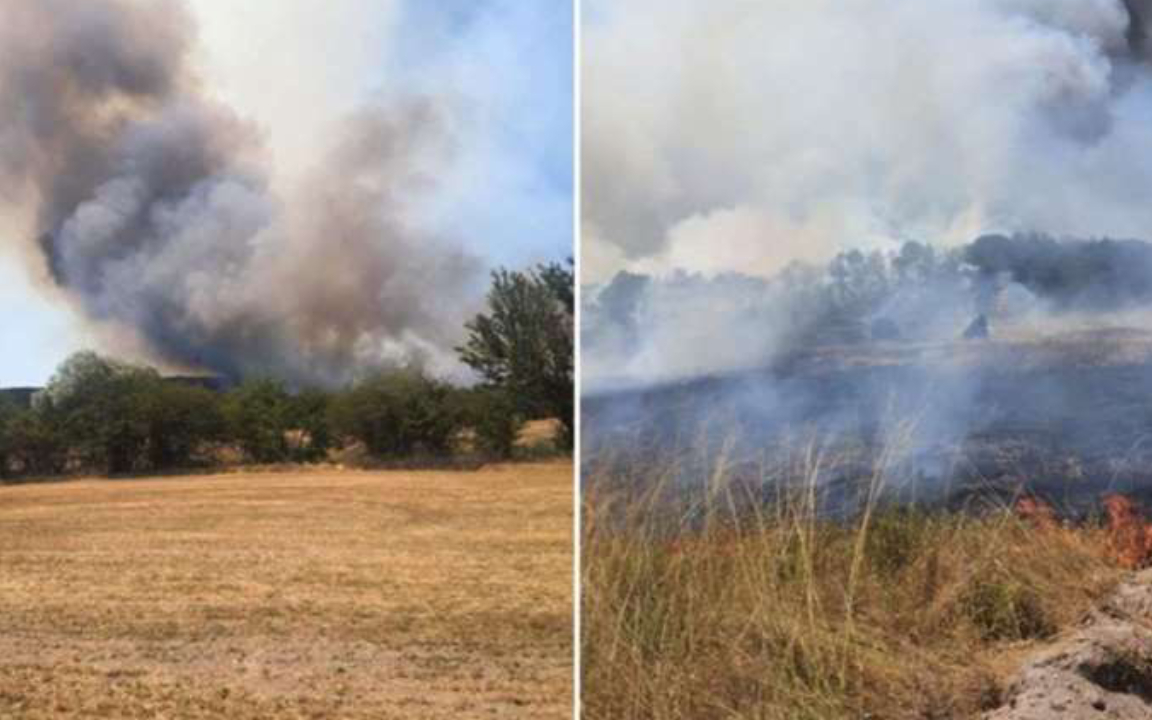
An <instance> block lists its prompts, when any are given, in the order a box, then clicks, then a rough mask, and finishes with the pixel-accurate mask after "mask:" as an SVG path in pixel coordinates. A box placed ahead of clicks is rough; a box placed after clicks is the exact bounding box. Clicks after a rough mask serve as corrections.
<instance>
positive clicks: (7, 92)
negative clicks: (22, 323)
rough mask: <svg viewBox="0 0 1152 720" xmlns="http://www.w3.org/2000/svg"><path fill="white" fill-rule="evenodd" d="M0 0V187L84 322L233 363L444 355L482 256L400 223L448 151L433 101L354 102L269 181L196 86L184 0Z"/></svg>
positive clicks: (319, 371)
mask: <svg viewBox="0 0 1152 720" xmlns="http://www.w3.org/2000/svg"><path fill="white" fill-rule="evenodd" d="M5 5H6V6H5V8H4V10H3V23H2V24H0V197H3V198H5V199H7V200H9V201H15V202H19V203H28V204H32V205H34V207H35V208H36V210H35V225H36V228H35V231H34V232H33V233H31V234H30V235H31V240H29V244H30V245H33V244H34V247H33V248H32V249H33V251H34V255H33V258H34V259H36V258H40V259H41V260H39V261H41V262H43V263H44V264H45V265H46V266H47V268H48V270H49V274H50V276H51V278H52V280H53V281H54V282H55V283H56V284H57V285H59V286H60V287H61V288H62V289H63V290H64V291H65V292H66V293H67V294H68V295H69V296H71V297H72V298H74V299H75V300H76V302H77V304H78V305H79V307H80V308H81V309H82V310H83V312H84V313H86V314H87V316H89V317H90V318H92V319H94V320H99V321H105V322H110V323H112V324H114V325H122V326H126V327H128V328H131V329H132V330H134V331H135V332H136V333H138V334H139V335H140V336H141V337H142V338H143V340H144V341H145V342H146V344H147V345H148V346H149V347H150V348H151V350H152V351H153V352H154V353H155V354H156V355H157V356H158V359H161V360H164V361H167V362H170V363H173V364H180V365H185V366H195V367H200V368H205V369H209V370H212V371H215V372H219V373H223V374H226V375H229V376H233V377H236V376H242V375H245V374H249V373H270V372H271V373H277V374H280V375H282V376H285V377H287V378H289V379H292V380H296V381H300V382H317V381H318V382H338V381H341V380H344V379H346V378H347V377H348V375H349V373H351V372H352V371H354V370H355V369H358V368H360V367H363V366H366V365H372V364H377V363H384V362H389V361H398V360H404V359H412V358H414V357H421V358H423V359H425V360H428V361H431V362H434V363H435V362H441V363H447V358H448V357H450V354H451V347H452V345H453V343H454V341H455V340H456V339H457V338H458V334H459V332H460V327H461V324H462V321H463V318H464V317H465V315H466V310H467V308H468V304H469V302H470V300H471V298H472V297H473V292H474V290H475V281H476V279H477V274H478V271H479V270H480V263H479V262H478V261H477V260H475V259H473V258H471V257H469V256H468V255H466V254H465V253H464V252H463V251H462V250H460V249H459V247H458V245H457V244H455V243H452V242H449V241H448V240H447V239H443V238H436V237H428V236H426V235H425V234H423V233H422V232H421V231H419V230H418V229H416V228H415V227H414V224H413V223H410V222H408V221H407V209H408V207H409V205H410V203H411V202H412V198H413V197H415V196H417V195H418V194H419V193H420V192H423V191H424V190H426V189H427V187H428V185H429V184H431V183H432V182H433V177H434V176H435V172H436V169H437V167H440V166H442V165H443V163H445V162H447V161H448V160H449V159H450V157H451V154H452V143H451V135H450V133H449V132H448V125H449V117H448V111H449V110H448V107H447V106H446V104H445V103H443V102H440V101H438V100H436V99H434V98H412V99H411V100H410V101H408V102H403V103H392V104H390V105H389V106H387V107H372V108H368V109H366V110H364V111H362V112H361V113H359V114H357V115H356V116H354V117H352V118H349V119H348V120H347V121H346V123H345V125H344V126H343V127H342V128H341V129H340V131H339V132H338V133H337V134H336V136H335V137H334V138H326V139H318V142H324V143H327V144H328V145H330V148H331V149H330V151H329V153H328V154H327V156H326V157H325V158H324V160H323V161H322V162H321V163H319V165H318V166H317V167H316V169H315V170H314V172H313V173H312V174H311V176H310V177H309V178H308V179H306V181H304V182H302V183H300V185H299V187H295V188H290V189H288V190H286V191H283V192H279V193H277V192H273V191H272V190H271V189H270V186H271V181H270V180H271V171H270V168H269V167H268V165H269V163H268V162H267V159H266V157H265V153H264V150H263V146H262V141H261V138H260V136H259V133H258V132H257V131H256V130H255V128H253V127H251V126H250V125H249V124H247V123H246V122H245V121H244V120H243V119H241V118H239V117H237V116H236V115H235V114H234V113H233V112H231V111H230V110H229V109H228V108H227V107H224V106H222V105H220V104H219V103H217V102H216V101H214V100H213V99H211V96H210V95H209V93H208V92H207V91H206V90H205V88H203V87H202V86H201V85H200V83H199V81H198V79H197V77H196V75H195V73H194V70H193V68H192V66H191V61H190V54H191V52H192V50H193V47H194V44H195V41H196V35H195V27H194V23H193V22H192V21H191V19H190V17H188V16H187V14H186V13H185V12H184V11H183V8H182V5H181V4H180V3H174V2H162V3H161V2H135V1H134V0H86V1H85V2H82V3H76V2H71V1H70V0H36V2H24V1H18V0H12V1H10V2H7V3H6V4H5ZM269 62H270V63H274V62H275V61H274V59H269ZM6 241H8V242H11V241H12V239H7V240H6ZM16 241H17V242H20V241H21V240H19V239H17V240H16Z"/></svg>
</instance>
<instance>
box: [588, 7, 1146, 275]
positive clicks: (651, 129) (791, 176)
mask: <svg viewBox="0 0 1152 720" xmlns="http://www.w3.org/2000/svg"><path fill="white" fill-rule="evenodd" d="M1144 4H1145V3H1136V2H1132V3H1130V5H1131V6H1132V7H1133V8H1134V9H1136V7H1137V6H1138V5H1139V6H1140V9H1143V5H1144ZM1145 12H1146V11H1145ZM1142 35H1143V29H1142V26H1140V25H1136V26H1134V25H1132V24H1131V18H1130V13H1129V10H1128V8H1127V7H1126V4H1125V2H1123V0H938V1H936V2H931V3H925V2H919V1H918V0H880V1H877V0H775V1H774V2H770V3H766V2H755V1H753V0H615V1H612V2H608V1H606V0H600V1H598V2H592V3H591V6H590V7H589V9H588V11H587V13H586V29H585V33H584V36H585V40H586V47H585V50H584V54H583V57H584V81H583V84H584V165H583V169H584V183H583V191H584V195H583V197H584V210H583V213H584V220H585V224H586V227H589V228H592V229H594V232H591V233H586V234H585V237H584V243H585V248H586V250H585V257H584V259H585V272H586V277H588V278H590V279H592V280H597V281H599V280H604V279H606V278H607V277H608V276H610V275H611V274H612V273H614V272H615V271H617V270H619V269H621V268H622V267H628V268H632V269H641V270H648V271H657V272H660V271H664V272H667V271H670V270H672V269H674V268H677V267H685V268H688V269H705V270H708V271H716V270H721V269H730V270H742V271H751V272H755V273H757V274H770V273H771V272H773V271H775V270H778V269H779V268H781V267H783V266H784V265H786V264H787V263H788V262H789V261H790V260H792V259H798V258H800V259H814V258H821V257H823V258H827V257H830V256H831V255H833V254H835V253H836V252H837V251H840V250H842V249H844V248H845V247H849V246H850V247H864V248H869V247H882V248H891V247H894V245H893V241H895V240H903V239H906V238H917V239H922V240H928V241H932V242H943V243H954V244H955V243H960V242H968V241H970V240H971V239H972V238H974V237H976V236H977V235H978V234H980V233H981V232H984V231H993V230H995V231H1001V232H1016V231H1036V232H1047V233H1051V234H1054V235H1058V236H1067V235H1075V236H1081V237H1092V236H1101V235H1109V236H1113V237H1141V236H1146V235H1147V234H1148V231H1149V228H1152V203H1149V202H1147V188H1149V187H1152V133H1150V132H1149V131H1148V118H1149V117H1152V67H1149V66H1148V65H1147V64H1146V63H1145V62H1144V60H1143V59H1142V58H1143V49H1142V48H1141V47H1140V46H1139V43H1140V37H1142ZM734 217H739V218H741V227H740V228H738V230H736V231H734V230H733V228H732V224H733V220H732V219H733V218H734ZM749 238H755V240H750V239H749Z"/></svg>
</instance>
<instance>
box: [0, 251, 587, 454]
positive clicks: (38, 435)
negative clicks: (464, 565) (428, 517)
mask: <svg viewBox="0 0 1152 720" xmlns="http://www.w3.org/2000/svg"><path fill="white" fill-rule="evenodd" d="M573 283H574V277H573V267H572V262H571V261H568V263H567V264H563V265H562V264H555V263H554V264H548V265H541V266H537V267H536V268H533V269H531V270H527V271H509V270H504V269H501V270H497V271H496V272H495V273H493V278H492V287H491V289H490V290H489V293H488V297H487V308H486V310H485V311H484V312H481V313H480V314H478V315H477V316H476V317H474V318H473V319H472V320H471V321H469V322H468V323H467V325H466V340H465V342H464V344H463V345H462V346H461V347H459V348H457V352H458V354H459V356H460V359H461V361H462V362H463V363H464V364H465V365H467V366H468V367H470V368H472V370H473V371H474V372H475V375H476V378H477V381H476V382H475V383H473V384H469V385H466V386H465V385H457V384H453V383H451V382H448V381H446V380H444V379H440V378H437V377H434V376H432V375H430V374H429V373H428V372H426V371H425V370H424V369H423V368H422V367H421V366H419V365H417V364H411V365H406V366H400V367H390V368H381V369H377V370H375V371H374V372H371V373H369V374H368V375H366V376H364V377H363V378H361V379H360V380H358V381H356V382H354V383H352V384H350V385H349V386H347V387H344V388H341V389H336V390H332V389H324V388H290V387H289V386H287V385H286V384H285V383H284V382H282V381H280V380H278V379H275V378H248V379H245V380H243V381H242V382H241V383H240V384H238V385H236V386H235V387H233V388H231V389H229V390H227V391H224V392H221V391H217V390H215V389H212V388H209V387H204V386H202V385H201V384H197V383H195V382H192V381H189V380H188V379H179V378H165V377H162V376H161V374H160V373H159V372H158V371H156V370H155V369H153V368H150V367H146V366H141V365H135V364H130V363H124V362H120V361H117V360H114V359H111V358H107V357H102V356H101V355H98V354H97V353H94V352H90V351H85V352H80V353H77V354H75V355H73V356H72V357H70V358H68V359H67V360H66V361H64V362H63V363H62V364H61V365H60V366H59V368H57V370H56V372H55V373H54V374H53V376H52V378H51V379H50V380H49V382H48V384H47V386H46V387H45V388H44V389H43V391H41V392H39V393H37V394H36V396H35V397H34V400H33V402H32V403H31V405H30V406H27V407H24V406H20V405H18V404H16V403H15V402H13V401H12V400H11V399H6V398H4V397H0V477H11V476H16V475H25V476H51V475H58V474H61V473H71V472H95V473H105V474H110V475H115V474H124V473H132V472H151V471H165V470H176V469H184V468H189V467H193V466H196V465H202V464H208V463H213V462H218V461H219V457H220V456H221V453H222V451H223V450H225V449H227V450H231V451H233V452H234V453H235V452H238V453H239V454H240V455H241V456H242V459H243V460H244V461H247V462H253V463H277V462H314V461H319V460H323V459H324V458H326V457H328V455H329V452H330V451H331V450H334V449H341V448H347V447H349V446H352V445H360V446H361V447H362V448H363V450H364V452H365V453H367V454H368V455H370V456H371V457H373V458H378V459H404V458H413V457H422V458H442V457H446V456H452V455H455V454H459V453H461V452H469V453H474V454H480V455H483V456H485V457H491V458H497V459H502V458H508V457H510V456H511V455H512V454H513V449H514V447H515V444H516V440H517V437H518V436H519V434H520V431H521V428H522V427H523V425H524V423H525V422H527V421H529V420H532V419H544V418H550V419H555V420H557V421H558V422H559V426H560V431H559V436H558V437H557V439H556V444H557V445H558V447H559V448H560V449H562V450H568V449H570V448H571V444H572V437H573V408H574V400H575V398H574V384H573V362H574V361H573V349H574V339H573V335H574V320H573V316H574V284H573Z"/></svg>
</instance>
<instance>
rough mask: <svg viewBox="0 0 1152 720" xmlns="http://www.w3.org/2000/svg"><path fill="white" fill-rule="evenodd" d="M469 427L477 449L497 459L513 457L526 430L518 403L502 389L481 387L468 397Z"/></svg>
mask: <svg viewBox="0 0 1152 720" xmlns="http://www.w3.org/2000/svg"><path fill="white" fill-rule="evenodd" d="M467 421H468V425H469V426H470V427H471V428H472V430H473V432H474V433H475V434H476V449H477V450H479V451H480V452H481V453H483V454H485V455H488V456H490V457H494V458H500V459H505V458H510V457H512V451H513V450H514V449H515V447H516V439H517V438H518V437H519V436H520V431H521V429H523V427H524V416H523V415H522V414H521V413H520V412H519V411H518V409H517V403H516V400H515V399H514V398H512V397H510V396H509V394H508V393H507V392H506V391H503V390H500V389H498V388H478V389H476V390H472V391H471V392H470V393H469V396H468V418H467Z"/></svg>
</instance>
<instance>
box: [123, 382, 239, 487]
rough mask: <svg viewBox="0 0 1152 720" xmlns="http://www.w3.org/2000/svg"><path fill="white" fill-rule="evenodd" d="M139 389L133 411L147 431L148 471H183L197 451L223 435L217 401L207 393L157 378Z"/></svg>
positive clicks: (220, 412) (219, 402)
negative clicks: (150, 468)
mask: <svg viewBox="0 0 1152 720" xmlns="http://www.w3.org/2000/svg"><path fill="white" fill-rule="evenodd" d="M141 390H142V392H141V394H140V395H139V397H138V400H137V402H138V403H139V404H138V407H137V410H138V411H139V412H140V413H141V414H142V415H143V416H144V418H145V423H146V426H147V428H148V431H147V432H148V463H149V465H150V466H151V467H152V468H154V469H157V470H164V469H174V468H186V467H188V466H190V465H191V464H192V463H193V461H194V456H195V453H196V451H197V450H198V449H200V448H201V447H203V446H204V445H205V444H207V443H210V442H215V441H219V440H221V439H223V437H224V436H225V432H226V427H225V420H224V413H223V408H222V407H221V401H220V398H219V396H218V395H217V394H216V393H214V392H212V391H211V390H207V389H205V388H200V387H195V386H192V385H186V384H183V383H181V382H177V381H165V380H163V379H160V378H155V379H154V380H153V381H151V382H149V383H147V384H146V385H145V386H144V387H142V388H141Z"/></svg>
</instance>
